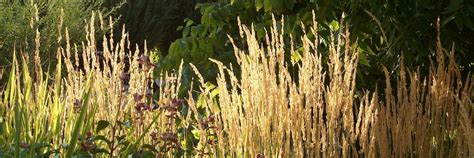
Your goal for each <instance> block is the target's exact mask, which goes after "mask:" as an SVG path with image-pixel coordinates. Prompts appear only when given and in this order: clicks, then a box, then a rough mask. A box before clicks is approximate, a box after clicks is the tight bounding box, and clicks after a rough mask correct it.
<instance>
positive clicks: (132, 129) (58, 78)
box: [0, 14, 180, 157]
mask: <svg viewBox="0 0 474 158" xmlns="http://www.w3.org/2000/svg"><path fill="white" fill-rule="evenodd" d="M97 16H101V15H97V14H92V17H91V20H90V21H88V25H86V26H85V30H86V32H87V40H86V41H84V42H82V43H81V45H82V46H81V48H84V49H83V51H82V52H79V51H78V45H77V44H72V43H70V40H69V39H70V36H69V32H68V29H67V28H65V29H64V28H63V29H61V31H62V33H61V34H62V35H63V36H61V38H60V39H61V40H63V41H62V42H65V43H66V45H65V47H64V48H63V47H59V48H58V49H57V52H56V54H57V66H56V70H55V71H54V72H49V71H44V70H42V68H41V64H40V63H41V57H40V55H39V53H40V51H39V50H38V49H37V50H36V51H35V52H34V54H35V56H34V61H35V63H33V64H30V63H28V61H29V60H28V59H26V58H28V56H25V53H22V54H21V57H22V58H21V61H18V60H17V59H16V56H17V55H15V54H13V56H15V58H14V64H13V65H14V66H13V67H12V69H11V73H10V76H9V80H8V81H9V82H8V83H7V86H6V88H5V89H4V90H2V93H1V96H2V97H3V98H2V99H1V106H0V107H1V108H0V113H1V117H0V119H1V120H0V125H1V127H0V142H2V143H1V146H0V149H1V150H0V151H1V154H0V156H6V157H11V156H14V157H36V156H44V157H50V156H60V157H71V156H81V155H82V156H87V155H95V156H103V157H105V156H109V157H116V156H125V157H126V156H128V155H131V154H134V155H137V154H139V151H143V149H145V148H143V147H142V145H144V144H153V146H158V145H160V144H162V143H164V142H166V141H163V142H161V141H159V140H157V139H159V137H156V136H155V137H151V136H150V133H158V136H159V135H160V134H162V133H165V132H169V133H171V134H175V132H176V130H175V129H171V128H167V127H168V126H165V124H170V121H173V119H174V118H173V119H171V120H170V119H169V118H170V117H167V116H164V115H161V113H162V112H168V110H166V109H165V108H164V107H166V106H168V105H170V106H171V105H173V106H180V105H176V103H175V102H176V100H177V95H176V94H177V93H176V91H177V89H179V84H178V83H177V81H178V79H179V76H177V75H171V74H170V75H168V74H163V75H162V76H163V77H162V80H163V81H166V83H167V84H165V85H162V86H161V87H160V88H159V89H158V93H157V94H156V97H153V96H151V95H152V93H151V88H150V87H151V84H152V82H153V80H152V79H151V75H152V70H153V69H152V68H153V64H151V63H150V61H149V59H148V56H147V55H148V52H147V51H146V48H145V52H138V51H136V52H126V50H130V49H129V48H130V43H129V42H128V39H127V38H128V34H126V33H125V32H123V34H122V38H121V41H119V42H118V43H119V44H117V45H116V44H115V42H114V41H113V37H110V38H107V37H105V36H104V40H103V46H104V50H103V54H98V50H97V49H96V48H97V46H96V45H95V43H96V41H95V39H96V37H95V33H94V31H95V30H96V28H94V26H95V24H96V23H97V22H95V19H97ZM99 19H102V18H99ZM98 23H100V25H99V26H100V28H99V29H100V30H104V29H112V20H109V25H107V24H105V23H104V22H103V21H99V22H98ZM106 25H107V26H106ZM106 27H109V28H106ZM39 37H40V32H37V35H36V38H37V40H36V41H37V43H36V44H37V45H39V42H40V40H39ZM137 50H138V49H137ZM139 54H142V55H141V56H140V55H139ZM126 64H128V65H129V69H125V67H126ZM50 74H51V75H50ZM173 117H174V115H173ZM170 127H171V126H170ZM173 132H174V133H173ZM139 149H140V150H139ZM154 150H157V149H154ZM172 150H175V149H172ZM163 153H166V152H163ZM169 153H170V154H171V152H169Z"/></svg>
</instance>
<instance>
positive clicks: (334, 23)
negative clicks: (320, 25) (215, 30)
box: [329, 20, 339, 31]
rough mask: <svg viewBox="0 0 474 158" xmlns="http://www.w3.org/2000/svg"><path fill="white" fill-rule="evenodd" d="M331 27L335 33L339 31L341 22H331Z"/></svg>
mask: <svg viewBox="0 0 474 158" xmlns="http://www.w3.org/2000/svg"><path fill="white" fill-rule="evenodd" d="M329 26H330V27H331V30H333V31H336V30H339V22H337V21H336V20H333V21H331V23H329Z"/></svg>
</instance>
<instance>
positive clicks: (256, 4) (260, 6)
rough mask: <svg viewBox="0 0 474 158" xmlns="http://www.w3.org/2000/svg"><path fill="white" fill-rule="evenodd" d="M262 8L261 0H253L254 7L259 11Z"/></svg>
mask: <svg viewBox="0 0 474 158" xmlns="http://www.w3.org/2000/svg"><path fill="white" fill-rule="evenodd" d="M262 8H263V0H255V9H256V10H257V11H259V10H260V9H262Z"/></svg>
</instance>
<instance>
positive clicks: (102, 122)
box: [95, 120, 110, 133]
mask: <svg viewBox="0 0 474 158" xmlns="http://www.w3.org/2000/svg"><path fill="white" fill-rule="evenodd" d="M109 125H110V123H109V122H108V121H105V120H100V121H99V122H97V127H96V129H95V132H96V133H99V132H100V131H101V130H104V129H105V128H107V127H108V126H109Z"/></svg>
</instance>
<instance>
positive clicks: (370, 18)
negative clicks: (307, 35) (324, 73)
mask: <svg viewBox="0 0 474 158" xmlns="http://www.w3.org/2000/svg"><path fill="white" fill-rule="evenodd" d="M473 3H474V2H472V1H463V0H444V1H431V0H422V1H403V0H397V1H366V0H350V1H315V0H290V1H285V0H275V1H270V0H219V1H216V2H210V3H203V4H198V5H196V9H198V10H199V11H200V13H201V15H202V17H201V19H200V20H199V21H194V20H189V19H188V20H186V21H185V24H184V25H183V26H182V27H179V28H178V30H182V38H180V39H178V40H176V41H174V42H173V43H172V44H171V46H170V49H169V55H168V56H167V57H166V58H163V59H162V60H161V61H160V62H159V64H158V65H159V68H160V69H159V70H158V71H161V70H171V69H175V68H176V66H177V65H178V64H177V63H179V62H180V61H181V59H183V60H184V61H185V62H192V63H194V64H196V65H198V67H199V68H200V70H202V71H203V73H204V76H207V77H210V78H212V77H211V76H214V75H215V68H213V67H212V64H211V63H210V61H209V60H207V59H208V58H215V59H218V60H221V61H224V62H225V63H227V64H228V63H232V62H233V61H235V59H233V58H232V53H231V52H232V48H231V47H230V44H229V41H228V38H227V34H229V35H231V36H233V37H237V36H238V30H239V27H238V26H237V18H236V17H239V18H240V20H241V22H242V23H243V24H253V26H254V27H255V29H256V30H257V33H258V36H259V37H258V39H259V40H261V41H263V40H264V37H263V35H264V32H265V29H268V28H269V26H271V24H272V23H271V19H272V18H271V17H272V15H276V17H277V18H278V17H280V16H281V15H285V17H284V20H285V28H284V30H285V33H286V34H289V35H291V36H292V37H299V36H300V35H302V34H303V30H302V29H301V27H300V25H301V24H303V25H308V24H309V22H311V18H312V16H311V12H312V10H314V11H315V13H316V16H317V17H316V18H317V20H318V22H319V27H318V28H319V29H318V33H319V36H321V39H324V40H322V41H321V42H320V44H321V45H322V47H321V49H327V46H328V43H329V40H330V39H329V36H330V32H331V31H334V30H337V28H339V26H340V25H343V24H339V22H341V21H344V24H348V25H349V28H350V30H351V35H350V38H351V40H352V41H353V43H354V45H353V46H352V47H354V48H357V49H358V50H359V52H360V60H359V66H360V68H361V70H360V71H359V72H358V75H357V79H358V80H357V81H358V83H360V84H359V87H366V88H369V89H373V88H375V85H377V84H373V83H379V84H381V82H380V81H381V80H380V79H381V78H382V77H383V73H382V71H381V65H386V66H387V67H388V68H389V71H390V72H391V74H392V75H397V72H396V71H395V70H396V69H397V67H399V64H400V61H401V57H402V56H404V58H405V63H406V64H407V65H408V66H409V68H415V66H421V72H422V73H425V74H426V73H427V72H428V71H427V70H428V69H427V64H428V63H429V59H430V58H432V57H433V55H434V46H435V37H436V31H435V26H434V24H435V23H436V21H437V18H438V17H439V18H440V20H441V24H442V26H441V32H440V33H441V37H442V38H443V46H444V47H446V48H450V47H451V46H454V49H455V50H456V52H458V54H459V55H458V58H457V62H458V64H459V65H460V67H461V71H462V72H464V73H465V74H467V72H468V71H470V70H472V67H473V66H472V61H474V60H473V56H472V50H473V48H474V43H473V42H474V41H473V39H472V38H471V37H473V36H474V25H473V19H474V4H473ZM343 14H344V15H343ZM306 32H308V31H307V30H306ZM335 33H336V34H337V32H335ZM294 40H295V41H296V44H295V47H296V49H301V43H300V42H299V39H294ZM242 41H243V40H242ZM242 41H237V42H242ZM286 41H289V39H287V40H286ZM453 44H454V45H453ZM242 45H243V44H242ZM427 47H428V48H430V51H427V50H426V49H425V48H427ZM288 49H289V48H288ZM323 61H327V59H323Z"/></svg>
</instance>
